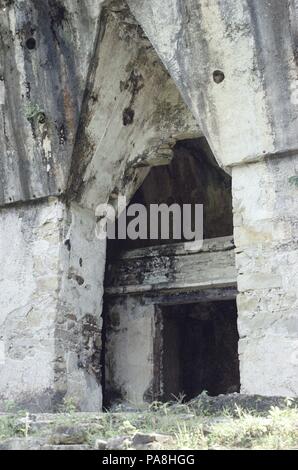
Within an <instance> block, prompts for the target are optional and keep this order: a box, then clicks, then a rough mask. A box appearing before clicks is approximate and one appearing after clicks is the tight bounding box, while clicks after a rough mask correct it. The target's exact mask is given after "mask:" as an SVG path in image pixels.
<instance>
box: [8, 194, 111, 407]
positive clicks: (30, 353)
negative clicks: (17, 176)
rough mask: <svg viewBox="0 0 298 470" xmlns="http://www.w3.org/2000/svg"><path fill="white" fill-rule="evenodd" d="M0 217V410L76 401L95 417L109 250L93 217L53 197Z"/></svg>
mask: <svg viewBox="0 0 298 470" xmlns="http://www.w3.org/2000/svg"><path fill="white" fill-rule="evenodd" d="M0 218H1V223H0V262H1V267H2V276H1V300H0V342H2V345H3V347H4V360H3V361H2V363H1V364H0V375H1V386H0V398H1V407H2V408H3V407H5V402H6V401H7V400H9V401H12V402H13V403H14V404H15V405H16V406H18V407H26V408H28V409H35V410H39V411H47V410H49V409H55V407H57V406H58V405H61V403H62V402H63V399H64V398H72V399H73V400H75V402H76V404H77V405H78V408H80V409H82V410H98V409H99V408H100V406H101V389H100V358H99V354H100V345H101V344H100V341H101V317H100V315H101V300H100V299H101V294H102V281H103V276H104V265H105V244H103V242H102V241H99V240H97V239H96V238H95V217H94V216H93V214H92V213H88V211H86V210H83V209H80V208H79V207H78V206H74V205H72V206H70V207H67V206H66V205H65V204H64V203H62V202H60V201H59V200H58V199H56V198H52V199H49V200H45V201H44V202H43V203H38V204H37V203H36V204H28V205H26V206H18V207H14V208H11V207H10V208H9V209H2V210H1V212H0Z"/></svg>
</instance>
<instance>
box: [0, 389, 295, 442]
mask: <svg viewBox="0 0 298 470" xmlns="http://www.w3.org/2000/svg"><path fill="white" fill-rule="evenodd" d="M208 400H211V399H209V398H208V399H206V398H205V397H204V395H203V396H201V397H198V398H197V399H195V400H193V401H191V402H190V403H187V404H185V403H183V402H182V400H177V401H176V402H173V403H166V404H162V403H157V402H155V403H153V404H151V405H148V406H147V407H144V408H143V409H138V410H133V411H127V410H125V408H123V407H119V408H118V409H114V410H113V412H106V413H100V414H97V413H77V412H74V409H73V403H72V402H71V406H70V404H69V403H67V404H66V408H68V412H67V413H60V414H59V413H58V414H56V415H53V414H51V415H35V418H34V419H33V420H32V425H28V420H27V419H28V417H29V415H26V414H25V415H24V413H23V414H22V415H2V416H1V415H0V441H2V442H3V441H4V440H5V439H7V438H10V437H14V436H16V437H34V438H38V439H39V438H42V439H46V440H47V439H48V440H49V441H50V440H51V439H52V438H53V436H57V435H58V434H59V432H61V429H64V431H63V432H65V429H66V430H68V431H66V432H69V433H70V439H71V434H72V433H73V434H75V435H76V436H78V435H79V436H81V435H83V436H84V443H85V444H89V445H90V447H94V444H95V442H96V440H97V439H100V440H105V441H108V440H109V439H111V438H115V437H119V436H127V437H128V439H129V438H133V436H134V435H135V434H137V433H142V434H150V433H158V434H166V435H168V436H171V439H170V443H169V441H168V443H166V444H162V443H161V444H160V448H164V449H169V450H171V449H177V450H184V449H189V450H193V449H293V448H298V408H297V404H296V402H294V401H291V400H283V399H279V402H278V403H279V405H278V406H276V405H274V404H273V405H272V404H270V402H269V401H267V402H265V404H264V403H263V399H262V398H254V400H255V401H254V406H251V402H249V405H250V406H248V407H245V406H244V405H243V403H242V404H239V402H238V403H237V400H230V401H228V402H227V403H226V402H225V401H224V400H222V402H220V406H218V402H217V401H216V399H212V400H214V401H208ZM264 400H265V398H264ZM281 400H283V401H282V402H281ZM210 403H211V405H210ZM36 421H37V422H38V423H39V424H38V425H37V426H36V425H34V423H36ZM55 439H56V437H55ZM58 440H59V439H58ZM128 448H130V447H129V446H128Z"/></svg>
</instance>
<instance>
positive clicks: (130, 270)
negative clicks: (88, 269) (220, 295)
mask: <svg viewBox="0 0 298 470" xmlns="http://www.w3.org/2000/svg"><path fill="white" fill-rule="evenodd" d="M189 245H191V246H192V244H188V243H179V244H174V245H161V246H158V247H152V248H143V249H142V248H140V249H138V250H129V251H127V252H125V253H123V254H122V255H121V256H120V258H119V259H118V260H115V262H113V263H111V264H110V265H108V267H107V277H106V289H105V293H106V294H107V295H121V294H135V293H142V292H148V291H155V292H156V291H160V290H161V291H165V292H166V291H168V290H176V291H179V292H183V291H185V290H186V291H189V290H196V289H210V288H213V287H214V288H217V287H226V286H235V285H236V267H235V255H234V243H233V239H232V237H223V238H214V239H212V240H204V244H203V246H202V247H201V248H200V249H197V250H193V249H192V250H190V249H189V251H188V249H187V247H188V246H189Z"/></svg>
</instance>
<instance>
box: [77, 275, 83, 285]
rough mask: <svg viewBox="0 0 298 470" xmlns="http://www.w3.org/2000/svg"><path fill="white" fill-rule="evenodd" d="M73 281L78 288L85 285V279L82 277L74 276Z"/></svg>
mask: <svg viewBox="0 0 298 470" xmlns="http://www.w3.org/2000/svg"><path fill="white" fill-rule="evenodd" d="M75 280H76V281H77V283H78V284H79V286H82V285H83V284H84V283H85V279H84V278H83V277H82V276H79V275H76V276H75Z"/></svg>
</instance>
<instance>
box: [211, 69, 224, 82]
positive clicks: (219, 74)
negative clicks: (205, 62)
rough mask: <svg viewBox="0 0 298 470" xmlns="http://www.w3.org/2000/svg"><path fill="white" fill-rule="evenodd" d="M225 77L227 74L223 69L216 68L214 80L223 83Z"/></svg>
mask: <svg viewBox="0 0 298 470" xmlns="http://www.w3.org/2000/svg"><path fill="white" fill-rule="evenodd" d="M224 79H225V74H224V73H223V72H222V71H221V70H214V72H213V80H214V82H215V83H222V82H223V81H224Z"/></svg>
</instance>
